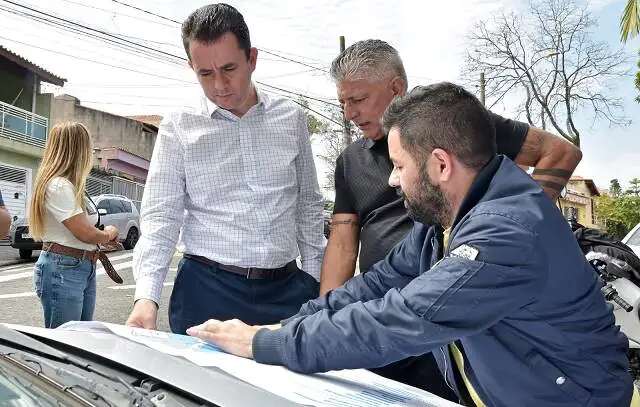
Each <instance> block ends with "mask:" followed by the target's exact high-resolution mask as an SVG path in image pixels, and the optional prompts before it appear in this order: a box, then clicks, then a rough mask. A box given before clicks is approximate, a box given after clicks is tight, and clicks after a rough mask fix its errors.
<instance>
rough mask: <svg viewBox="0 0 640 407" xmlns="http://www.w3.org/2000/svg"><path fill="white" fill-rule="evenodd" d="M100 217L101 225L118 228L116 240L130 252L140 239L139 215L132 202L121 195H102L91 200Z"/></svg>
mask: <svg viewBox="0 0 640 407" xmlns="http://www.w3.org/2000/svg"><path fill="white" fill-rule="evenodd" d="M92 199H93V201H94V202H95V204H96V206H97V208H98V214H99V215H100V224H101V225H105V226H106V225H113V226H115V227H117V228H118V230H119V231H120V235H118V240H119V241H121V242H122V245H123V246H124V248H125V249H127V250H131V249H133V248H134V247H135V245H136V243H138V238H139V237H140V213H139V212H138V208H137V207H136V206H135V205H134V204H133V202H132V201H131V200H130V199H129V198H127V197H126V196H123V195H112V194H103V195H99V196H97V197H95V198H93V197H92Z"/></svg>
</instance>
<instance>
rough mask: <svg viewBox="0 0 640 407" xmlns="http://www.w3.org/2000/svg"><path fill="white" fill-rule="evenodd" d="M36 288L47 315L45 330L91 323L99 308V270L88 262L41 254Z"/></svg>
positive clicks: (35, 272) (36, 272)
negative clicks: (97, 292) (71, 323)
mask: <svg viewBox="0 0 640 407" xmlns="http://www.w3.org/2000/svg"><path fill="white" fill-rule="evenodd" d="M33 286H34V289H35V292H36V295H37V296H38V298H40V302H41V303H42V310H43V311H44V326H45V327H46V328H57V327H58V326H60V325H62V324H64V323H66V322H69V321H91V319H93V311H94V309H95V307H96V267H95V264H94V263H93V262H91V261H89V260H86V259H79V258H76V257H71V256H65V255H62V254H57V253H50V252H46V251H42V252H40V257H38V261H37V262H36V267H35V271H34V274H33Z"/></svg>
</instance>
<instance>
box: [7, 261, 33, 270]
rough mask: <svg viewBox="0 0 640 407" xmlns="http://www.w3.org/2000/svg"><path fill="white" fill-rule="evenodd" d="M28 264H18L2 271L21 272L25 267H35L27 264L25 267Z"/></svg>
mask: <svg viewBox="0 0 640 407" xmlns="http://www.w3.org/2000/svg"><path fill="white" fill-rule="evenodd" d="M25 263H26V262H23V263H18V264H14V265H12V266H6V267H2V269H1V270H0V271H2V272H5V271H14V270H19V269H23V268H25V267H28V266H33V263H27V265H26V266H25Z"/></svg>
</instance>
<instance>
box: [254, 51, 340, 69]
mask: <svg viewBox="0 0 640 407" xmlns="http://www.w3.org/2000/svg"><path fill="white" fill-rule="evenodd" d="M259 50H260V52H266V53H267V54H270V55H274V56H276V57H278V58H282V59H284V60H285V61H290V62H294V63H296V64H300V65H303V66H306V67H309V68H312V69H315V70H318V71H320V72H324V73H329V71H327V70H326V69H322V68H318V67H317V66H313V65H309V64H307V63H305V62H301V61H296V60H295V59H291V58H288V57H285V56H282V55H278V54H276V53H275V52H271V51H267V50H265V49H259Z"/></svg>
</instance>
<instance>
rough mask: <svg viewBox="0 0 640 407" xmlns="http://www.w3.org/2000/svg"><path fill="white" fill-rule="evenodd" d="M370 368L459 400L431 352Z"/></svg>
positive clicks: (436, 393) (448, 398) (414, 385)
mask: <svg viewBox="0 0 640 407" xmlns="http://www.w3.org/2000/svg"><path fill="white" fill-rule="evenodd" d="M369 370H370V371H372V372H373V373H376V374H379V375H380V376H383V377H386V378H387V379H391V380H395V381H397V382H400V383H404V384H408V385H409V386H413V387H417V388H419V389H422V390H426V391H428V392H430V393H433V394H435V395H436V396H439V397H442V398H444V399H447V400H449V401H453V402H455V403H457V402H458V396H457V395H456V393H455V392H454V391H453V390H451V388H450V387H449V386H448V385H447V382H445V381H444V376H443V375H442V373H441V372H440V369H438V364H437V363H436V360H435V358H434V357H433V354H432V353H431V352H429V353H425V354H424V355H420V356H413V357H409V358H406V359H403V360H399V361H397V362H394V363H391V364H388V365H386V366H382V367H378V368H375V369H369Z"/></svg>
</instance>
